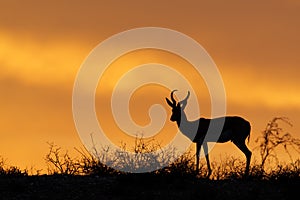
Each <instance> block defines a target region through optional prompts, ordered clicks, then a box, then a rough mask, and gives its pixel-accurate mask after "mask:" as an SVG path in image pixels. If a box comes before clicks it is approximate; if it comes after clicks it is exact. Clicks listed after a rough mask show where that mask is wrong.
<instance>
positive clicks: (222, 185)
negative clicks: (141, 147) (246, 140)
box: [0, 174, 300, 200]
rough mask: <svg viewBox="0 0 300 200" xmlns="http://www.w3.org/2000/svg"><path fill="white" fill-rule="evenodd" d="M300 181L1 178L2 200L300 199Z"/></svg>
mask: <svg viewBox="0 0 300 200" xmlns="http://www.w3.org/2000/svg"><path fill="white" fill-rule="evenodd" d="M299 193H300V180H299V179H297V180H291V179H285V180H280V181H276V180H273V181H262V180H246V179H245V180H219V181H215V180H208V179H197V178H194V177H171V176H153V175H152V176H148V175H146V174H135V175H134V174H131V175H118V176H63V175H52V176H49V175H48V176H46V175H45V176H24V177H22V176H21V177H9V176H3V177H1V176H0V199H5V200H6V199H18V200H19V199H30V200H31V199H55V200H56V199H57V200H58V199H64V200H66V199H88V200H93V199H101V200H102V199H141V200H145V199H151V200H155V199H168V200H169V199H185V200H188V199H210V200H213V199H218V200H222V199H232V200H233V199H243V200H247V199H264V200H266V199H272V200H275V199H280V200H284V199H298V198H299Z"/></svg>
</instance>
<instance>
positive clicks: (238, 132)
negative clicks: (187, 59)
mask: <svg viewBox="0 0 300 200" xmlns="http://www.w3.org/2000/svg"><path fill="white" fill-rule="evenodd" d="M175 91H177V90H173V91H172V92H171V101H170V100H169V99H168V98H166V101H167V103H168V104H169V106H171V107H172V115H171V118H170V120H171V121H173V122H176V123H177V126H178V128H179V130H180V132H181V133H182V134H184V135H185V136H187V137H188V138H189V139H190V140H191V141H192V142H193V143H196V170H197V171H198V170H199V154H200V149H201V146H203V150H204V153H205V158H206V162H207V168H208V175H207V176H208V177H209V176H210V175H211V172H212V170H211V168H210V162H209V156H208V147H207V142H217V143H224V142H228V141H232V142H233V143H234V144H235V145H236V146H237V147H238V148H239V149H240V150H241V151H242V152H243V153H244V154H245V156H246V161H247V162H246V170H245V174H248V173H249V166H250V160H251V155H252V152H251V151H250V150H249V149H248V147H247V146H246V144H245V141H246V138H248V143H249V139H250V131H251V126H250V123H249V122H248V121H247V120H245V119H243V118H241V117H239V116H224V117H218V118H213V119H206V118H199V119H197V120H195V121H189V120H188V119H187V117H186V114H185V112H184V108H185V107H186V105H187V99H188V98H189V96H190V92H189V91H188V94H187V96H186V98H185V99H184V100H182V101H180V102H178V103H177V102H176V100H175V99H174V97H173V94H174V92H175ZM210 122H213V123H218V122H224V124H223V128H222V129H221V130H222V132H221V134H220V136H219V137H218V138H216V136H215V137H214V136H213V135H207V131H208V127H209V125H210ZM206 135H207V137H206ZM204 139H205V140H204Z"/></svg>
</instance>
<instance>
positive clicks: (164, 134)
mask: <svg viewBox="0 0 300 200" xmlns="http://www.w3.org/2000/svg"><path fill="white" fill-rule="evenodd" d="M230 2H232V3H231V4H232V5H231V4H230V3H228V4H227V3H224V2H222V3H217V2H214V3H208V2H205V3H204V2H203V3H201V1H189V2H187V3H184V2H183V1H174V2H173V1H172V2H171V1H163V2H160V1H155V2H153V3H150V2H144V3H140V2H139V1H132V3H125V2H120V3H118V5H115V4H116V3H115V2H114V1H111V2H103V1H92V3H89V4H88V3H86V4H85V5H84V6H83V5H82V4H83V3H80V2H79V1H75V2H72V4H71V3H70V2H67V1H66V2H65V1H64V2H63V3H61V2H56V3H51V2H47V3H45V5H41V4H40V2H39V1H29V2H28V3H16V2H15V1H7V2H5V3H1V4H3V6H1V7H0V82H1V84H0V91H1V98H0V113H1V114H0V156H1V157H3V158H5V159H7V161H8V163H9V164H13V165H17V166H20V167H21V168H31V167H33V168H36V169H44V170H46V166H45V161H44V156H45V154H46V153H47V151H48V146H47V142H54V143H56V144H57V145H59V146H61V147H63V148H65V149H68V150H69V151H70V153H71V154H72V153H76V152H74V151H73V150H74V149H73V148H74V147H80V148H82V147H83V145H82V143H81V141H80V138H79V136H78V133H77V131H76V128H75V124H74V121H73V116H72V90H73V84H74V81H75V79H76V75H77V73H78V70H79V69H80V67H81V64H82V63H83V61H84V60H85V58H86V57H87V56H88V55H89V53H90V52H91V51H92V50H93V48H95V47H96V45H98V44H99V43H100V42H102V41H103V40H105V39H107V38H108V37H110V36H111V35H113V34H116V33H119V32H122V31H125V30H128V29H131V28H136V27H144V26H157V27H166V28H169V29H174V30H177V31H180V32H182V33H184V34H186V35H188V36H190V37H192V38H194V39H195V40H196V41H197V42H199V44H201V45H202V46H203V47H204V48H205V49H206V50H207V52H208V54H209V55H210V56H211V57H212V59H213V60H214V62H215V63H216V65H217V67H218V69H219V71H220V74H221V76H222V79H223V82H224V87H225V90H226V97H227V99H226V100H227V114H228V115H241V116H243V117H245V118H246V119H248V120H249V121H250V122H251V124H252V132H251V142H250V145H249V147H250V149H253V148H254V147H255V146H256V145H257V144H256V143H255V142H254V140H255V138H256V137H258V135H259V134H260V133H261V131H262V130H263V129H264V128H265V125H266V124H267V123H268V122H269V120H271V119H272V118H273V117H275V116H285V117H288V118H289V119H290V120H291V122H292V124H293V127H286V130H287V131H289V132H290V133H291V134H292V135H293V136H295V137H297V138H300V126H299V124H300V118H299V116H300V88H299V85H300V79H299V75H300V67H299V64H300V57H299V52H300V39H299V35H300V27H299V25H298V26H297V24H299V19H300V12H299V8H300V7H299V6H300V4H299V3H297V1H279V0H278V1H277V0H276V1H267V2H268V4H267V3H262V2H260V1H255V2H256V3H254V2H251V4H249V5H246V4H247V3H245V2H239V1H230ZM21 4H24V5H21ZM266 4H267V5H266ZM233 5H234V6H233ZM116 48H117V47H116ZM146 63H160V64H164V65H167V66H171V67H172V68H174V69H175V70H177V71H179V72H181V73H182V74H183V75H184V76H185V77H186V78H187V79H188V80H189V81H190V82H191V84H192V85H193V86H195V91H196V93H197V94H196V95H197V96H196V97H197V98H198V100H199V102H200V105H199V106H200V112H201V116H202V117H210V114H211V109H210V106H211V102H210V95H209V92H208V90H207V86H206V85H205V82H204V81H202V82H201V81H199V80H201V79H202V78H201V77H199V76H195V74H196V73H195V71H194V69H193V68H192V66H191V65H190V63H188V62H187V61H186V60H184V59H182V58H181V57H179V56H177V55H174V54H172V53H169V52H165V51H162V50H155V49H145V50H140V51H134V52H130V53H128V54H126V55H124V56H121V57H120V58H118V59H117V60H115V61H114V62H113V63H112V64H111V65H110V66H109V68H108V70H107V71H106V72H105V74H104V75H103V76H102V78H101V79H100V81H99V85H98V88H97V90H96V96H95V100H96V105H95V108H96V111H97V117H98V120H99V122H100V123H101V124H103V126H104V129H105V130H106V132H109V133H110V135H108V137H109V138H110V139H111V140H112V141H113V142H114V143H115V144H120V142H121V141H129V140H131V139H132V138H130V137H128V136H126V135H125V134H124V133H122V132H121V131H120V129H119V128H118V127H117V126H116V124H115V122H114V120H113V116H112V113H111V107H110V106H111V103H110V98H111V94H112V90H113V87H114V86H115V84H116V83H117V81H118V80H119V79H120V77H122V75H123V74H124V73H126V72H127V71H129V70H130V69H132V68H133V67H135V66H138V65H141V64H146ZM149 76H150V75H149ZM162 78H163V79H166V80H168V79H170V77H166V76H165V77H162ZM132 81H133V82H134V81H135V80H134V79H133V80H132ZM170 81H176V80H170ZM122 87H124V88H125V87H126V85H122ZM186 92H187V91H179V92H178V97H180V98H182V97H184V96H185V95H186ZM169 95H170V91H169V90H167V89H166V88H164V87H162V86H158V85H155V84H153V85H147V86H144V87H141V88H139V89H138V90H137V91H136V92H135V93H134V94H133V96H132V99H131V101H130V105H129V106H130V107H129V109H130V112H131V115H132V118H133V120H135V122H136V123H137V124H139V125H146V124H148V123H149V122H150V117H149V115H148V109H149V108H150V107H151V105H153V104H156V103H158V104H161V105H162V106H163V108H165V111H166V114H167V119H166V120H167V121H166V123H165V126H164V128H163V129H162V131H161V132H160V133H158V134H157V136H156V137H155V139H156V140H159V141H162V144H165V143H168V142H169V141H170V140H171V139H172V138H173V137H174V135H175V133H176V131H177V126H176V124H175V123H173V122H171V121H169V118H170V114H171V108H170V107H169V106H168V105H167V104H166V102H165V97H169ZM192 109H193V108H191V107H189V106H187V112H191V113H192V112H193V111H192ZM190 116H191V119H192V118H193V114H191V115H190ZM220 153H225V154H230V155H232V154H233V155H237V156H243V155H242V154H240V152H239V151H238V150H237V149H236V148H235V147H234V146H233V145H231V144H220V145H217V146H216V148H215V149H214V150H213V154H214V156H215V157H216V158H219V155H220ZM283 157H284V156H283ZM295 158H299V154H295Z"/></svg>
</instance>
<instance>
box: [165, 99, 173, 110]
mask: <svg viewBox="0 0 300 200" xmlns="http://www.w3.org/2000/svg"><path fill="white" fill-rule="evenodd" d="M166 101H167V103H168V104H169V106H171V107H172V108H173V107H174V104H173V103H172V102H171V101H170V100H169V99H168V98H166Z"/></svg>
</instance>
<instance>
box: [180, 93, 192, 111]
mask: <svg viewBox="0 0 300 200" xmlns="http://www.w3.org/2000/svg"><path fill="white" fill-rule="evenodd" d="M189 97H190V91H188V94H187V95H186V97H185V98H184V99H183V100H182V101H180V102H179V103H180V104H181V109H182V110H183V109H184V108H185V106H186V104H187V100H188V98H189Z"/></svg>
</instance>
